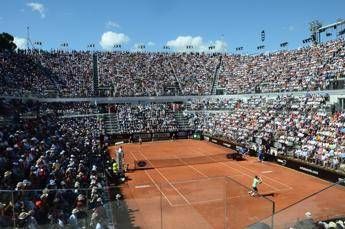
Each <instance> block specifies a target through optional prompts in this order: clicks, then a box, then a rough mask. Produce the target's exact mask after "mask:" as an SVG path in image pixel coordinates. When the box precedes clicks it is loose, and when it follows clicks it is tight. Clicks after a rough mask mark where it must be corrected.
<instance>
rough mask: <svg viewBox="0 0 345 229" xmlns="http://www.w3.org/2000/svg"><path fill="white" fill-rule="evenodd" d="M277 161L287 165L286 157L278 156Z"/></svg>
mask: <svg viewBox="0 0 345 229" xmlns="http://www.w3.org/2000/svg"><path fill="white" fill-rule="evenodd" d="M277 162H278V163H279V164H281V165H286V160H285V159H280V158H277Z"/></svg>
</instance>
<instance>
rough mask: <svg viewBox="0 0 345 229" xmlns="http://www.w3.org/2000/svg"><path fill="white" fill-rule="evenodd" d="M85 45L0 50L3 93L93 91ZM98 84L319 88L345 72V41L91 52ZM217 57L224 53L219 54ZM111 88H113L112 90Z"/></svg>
mask: <svg viewBox="0 0 345 229" xmlns="http://www.w3.org/2000/svg"><path fill="white" fill-rule="evenodd" d="M92 54H93V53H90V52H83V51H72V52H45V51H40V52H37V51H20V52H18V53H5V52H2V53H0V82H1V86H0V94H1V95H17V96H23V95H34V96H39V97H50V96H60V97H91V96H93V95H94V91H93V90H94V89H93V88H94V82H93V75H92V74H93V61H92ZM95 54H96V55H97V57H98V62H97V67H98V72H99V75H98V86H99V87H100V88H108V89H109V90H108V91H107V92H105V95H108V96H116V97H129V96H163V95H210V94H211V93H215V90H213V91H212V88H213V86H215V87H216V89H217V88H221V89H223V90H224V91H225V93H226V94H241V93H255V92H281V91H307V90H323V89H327V88H329V86H330V82H331V80H334V79H339V78H341V77H343V75H344V73H345V61H344V60H345V58H344V57H345V42H344V40H343V39H338V40H335V41H330V42H327V43H324V44H319V45H315V46H311V47H307V48H302V49H298V50H292V51H281V52H277V53H270V54H267V55H266V54H261V55H256V56H243V55H232V54H204V53H129V52H95ZM220 57H221V58H220ZM109 91H111V93H110V92H109Z"/></svg>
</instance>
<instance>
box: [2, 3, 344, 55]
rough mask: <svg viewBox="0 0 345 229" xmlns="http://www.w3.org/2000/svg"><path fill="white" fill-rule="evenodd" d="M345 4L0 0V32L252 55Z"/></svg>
mask: <svg viewBox="0 0 345 229" xmlns="http://www.w3.org/2000/svg"><path fill="white" fill-rule="evenodd" d="M344 9H345V1H344V0H328V1H325V0H322V1H321V0H289V1H280V0H262V1H258V0H257V1H255V0H240V1H230V0H212V1H210V0H137V1H135V0H125V1H116V0H112V1H110V0H108V1H105V0H99V1H86V0H84V1H81V0H73V1H72V0H56V1H53V0H37V1H36V0H1V7H0V32H9V33H11V34H12V35H14V36H15V37H16V38H17V39H20V38H25V37H26V27H27V26H30V33H31V40H32V41H42V42H43V48H44V49H52V48H53V49H56V48H59V47H60V44H61V43H64V42H67V43H68V44H69V49H77V50H83V49H86V47H87V45H88V44H90V43H94V44H95V45H96V47H95V49H97V50H104V49H107V48H108V49H111V48H112V47H113V45H114V44H121V46H122V49H123V50H134V49H135V47H136V45H138V44H145V46H146V50H149V51H161V50H162V47H163V46H164V45H167V44H168V45H169V46H170V47H171V48H172V49H174V48H175V49H176V50H179V49H183V48H185V45H186V44H191V45H192V46H193V48H194V49H196V50H204V49H206V48H207V47H208V46H210V45H216V47H217V49H224V48H226V49H227V51H228V52H235V48H236V47H239V46H243V47H244V50H243V52H244V53H255V52H257V51H256V47H257V46H258V45H261V44H264V45H265V46H266V49H265V50H263V51H275V50H278V49H279V44H280V43H281V42H285V41H287V42H289V48H298V47H301V46H303V44H302V40H303V39H305V38H307V37H308V36H309V32H308V23H309V22H310V21H312V20H315V19H317V20H320V21H321V22H323V23H325V24H327V23H332V22H335V21H336V20H337V19H338V18H345V13H344ZM262 30H265V33H266V40H265V42H264V43H262V42H261V40H260V32H261V31H262ZM333 34H334V33H333ZM102 35H103V42H102V43H100V41H101V39H102ZM334 37H335V36H334V35H333V38H334ZM101 44H102V45H101Z"/></svg>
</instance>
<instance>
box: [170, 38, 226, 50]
mask: <svg viewBox="0 0 345 229" xmlns="http://www.w3.org/2000/svg"><path fill="white" fill-rule="evenodd" d="M166 45H167V46H169V47H172V48H174V49H175V51H178V52H188V51H193V52H209V51H211V52H224V51H226V49H227V47H228V45H227V43H226V42H224V41H221V40H216V41H214V42H213V41H209V42H204V41H203V38H202V37H201V36H196V37H192V36H178V37H177V38H176V39H175V40H170V41H168V42H167V43H166ZM187 46H192V49H188V48H187ZM210 46H214V49H212V50H209V47H210Z"/></svg>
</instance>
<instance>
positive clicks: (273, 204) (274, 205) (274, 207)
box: [271, 200, 276, 228]
mask: <svg viewBox="0 0 345 229" xmlns="http://www.w3.org/2000/svg"><path fill="white" fill-rule="evenodd" d="M275 212H276V202H275V201H274V200H272V218H271V225H272V228H274V214H275Z"/></svg>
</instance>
